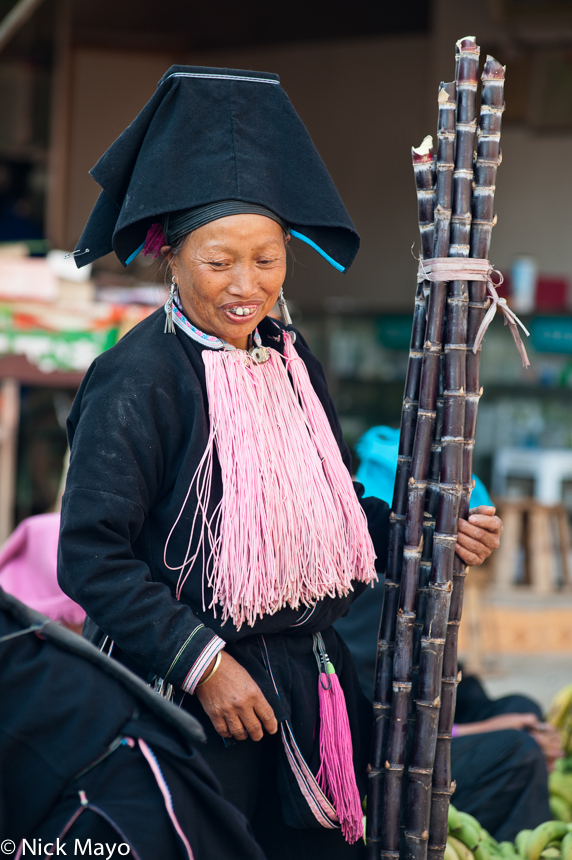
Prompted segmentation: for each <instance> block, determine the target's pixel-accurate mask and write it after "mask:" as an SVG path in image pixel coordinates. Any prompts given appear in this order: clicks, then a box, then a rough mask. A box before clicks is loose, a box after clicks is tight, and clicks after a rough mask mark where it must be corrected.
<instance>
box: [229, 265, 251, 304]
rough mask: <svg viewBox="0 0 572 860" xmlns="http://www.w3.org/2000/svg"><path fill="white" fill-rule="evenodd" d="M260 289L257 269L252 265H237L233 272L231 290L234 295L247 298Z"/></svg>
mask: <svg viewBox="0 0 572 860" xmlns="http://www.w3.org/2000/svg"><path fill="white" fill-rule="evenodd" d="M257 290H258V284H257V278H256V271H255V270H254V269H253V268H251V267H250V266H240V267H237V268H236V269H235V270H234V272H233V278H232V283H231V285H230V287H229V291H230V292H231V293H233V294H234V295H240V296H243V297H245V298H247V297H248V296H251V295H252V294H253V293H255V292H256V291H257Z"/></svg>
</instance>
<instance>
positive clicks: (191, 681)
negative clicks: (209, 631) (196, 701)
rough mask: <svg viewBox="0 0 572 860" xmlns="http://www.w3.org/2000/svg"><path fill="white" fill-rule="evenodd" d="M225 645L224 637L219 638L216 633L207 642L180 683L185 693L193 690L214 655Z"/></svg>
mask: <svg viewBox="0 0 572 860" xmlns="http://www.w3.org/2000/svg"><path fill="white" fill-rule="evenodd" d="M225 645H226V642H225V641H224V639H221V638H220V636H216V635H215V636H213V638H212V639H211V640H210V641H209V642H208V643H207V645H206V646H205V647H204V648H203V650H202V651H201V653H200V654H199V656H198V657H197V659H196V660H195V662H194V663H193V665H192V667H191V670H190V672H189V673H188V675H187V677H186V678H185V680H184V681H183V683H182V684H181V689H182V690H184V691H185V693H194V692H195V689H196V687H197V684H198V683H199V681H200V680H201V677H202V676H203V675H204V673H205V670H206V668H207V666H208V665H209V663H210V662H211V661H212V659H213V657H216V655H217V654H218V652H219V651H222V649H223V648H224V646H225Z"/></svg>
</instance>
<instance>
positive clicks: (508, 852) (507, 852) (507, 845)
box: [499, 842, 515, 857]
mask: <svg viewBox="0 0 572 860" xmlns="http://www.w3.org/2000/svg"><path fill="white" fill-rule="evenodd" d="M499 851H500V853H501V854H502V856H503V857H512V855H513V854H514V853H515V851H514V845H513V844H512V842H499Z"/></svg>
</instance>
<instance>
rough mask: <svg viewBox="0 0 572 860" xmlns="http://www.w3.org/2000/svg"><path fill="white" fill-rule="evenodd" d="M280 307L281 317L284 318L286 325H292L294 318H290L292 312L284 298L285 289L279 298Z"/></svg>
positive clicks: (281, 291)
mask: <svg viewBox="0 0 572 860" xmlns="http://www.w3.org/2000/svg"><path fill="white" fill-rule="evenodd" d="M278 307H279V308H280V316H281V317H282V322H283V323H284V325H292V317H291V316H290V311H289V310H288V305H287V304H286V299H285V298H284V290H283V289H281V290H280V295H279V296H278Z"/></svg>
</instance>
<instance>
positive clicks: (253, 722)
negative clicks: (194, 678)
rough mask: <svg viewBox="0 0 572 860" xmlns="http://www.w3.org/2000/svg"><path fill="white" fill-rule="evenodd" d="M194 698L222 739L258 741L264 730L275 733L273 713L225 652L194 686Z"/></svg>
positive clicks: (247, 677) (247, 675)
mask: <svg viewBox="0 0 572 860" xmlns="http://www.w3.org/2000/svg"><path fill="white" fill-rule="evenodd" d="M206 674H207V675H208V672H207V673H206ZM196 695H197V697H198V699H199V700H200V703H201V705H202V706H203V708H204V710H205V712H206V714H207V715H208V716H209V717H210V719H211V722H212V724H213V726H214V728H215V729H216V731H217V732H218V734H219V735H221V736H222V737H223V738H228V737H231V736H232V737H233V738H235V739H236V740H237V741H243V740H246V738H247V737H250V738H252V740H254V741H259V740H261V738H262V736H263V734H264V729H266V731H268V732H270V733H271V734H274V732H276V730H277V728H278V724H277V722H276V717H275V716H274V711H273V710H272V708H271V707H270V705H269V704H268V702H267V701H266V699H265V698H264V696H263V694H262V691H261V689H260V687H259V686H258V684H257V683H256V682H255V681H254V680H253V679H252V678H251V676H250V675H249V674H248V672H247V671H246V669H244V668H243V667H242V666H241V665H240V664H239V663H237V662H236V660H234V659H233V658H232V657H231V656H230V655H229V654H227V653H226V652H225V653H223V656H222V660H221V663H220V667H219V668H218V669H217V671H216V672H215V673H214V675H212V676H211V678H209V680H208V681H207V682H206V683H205V684H203V685H202V686H201V685H199V686H198V687H197V689H196Z"/></svg>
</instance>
